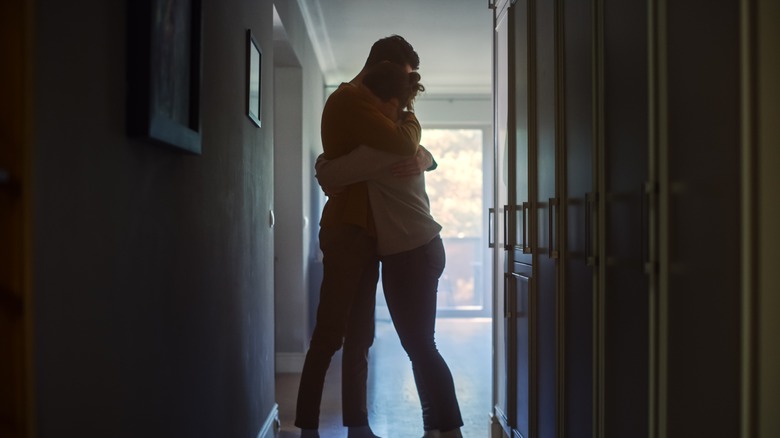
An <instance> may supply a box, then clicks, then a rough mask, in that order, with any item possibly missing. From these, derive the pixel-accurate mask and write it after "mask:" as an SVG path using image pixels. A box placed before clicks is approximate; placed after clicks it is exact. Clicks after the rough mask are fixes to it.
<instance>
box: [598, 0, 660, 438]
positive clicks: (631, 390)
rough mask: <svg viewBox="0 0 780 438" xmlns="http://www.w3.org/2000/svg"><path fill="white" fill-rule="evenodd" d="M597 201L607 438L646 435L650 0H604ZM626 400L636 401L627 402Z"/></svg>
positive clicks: (603, 428)
mask: <svg viewBox="0 0 780 438" xmlns="http://www.w3.org/2000/svg"><path fill="white" fill-rule="evenodd" d="M603 5H604V6H603V10H602V11H599V14H600V17H601V18H602V19H601V20H600V23H601V26H602V27H601V29H600V32H601V34H602V40H603V46H602V47H601V53H600V66H599V79H598V82H599V83H600V90H601V92H600V99H602V102H601V106H600V107H601V113H600V114H599V118H600V120H601V126H602V127H603V132H602V133H600V137H599V138H600V146H601V147H600V150H599V157H600V166H599V167H600V169H601V175H600V176H599V193H600V199H599V200H598V201H599V202H598V205H600V206H601V207H600V208H602V209H603V210H601V211H600V212H599V213H600V214H599V215H598V216H599V217H601V218H602V221H601V224H600V227H599V229H600V232H599V233H597V234H598V235H599V236H602V239H601V242H600V243H601V244H602V245H603V246H602V247H601V248H600V249H601V251H600V254H599V260H598V261H599V270H600V275H599V279H600V284H599V287H600V288H599V295H600V296H599V302H600V311H599V312H598V314H599V315H600V316H601V321H600V323H599V343H600V345H601V347H600V348H601V350H602V352H601V358H600V362H599V363H600V389H599V399H600V406H602V409H603V412H602V415H601V416H600V418H601V420H600V424H599V428H600V429H601V432H602V436H609V437H638V436H647V433H648V432H647V430H648V396H649V393H648V386H649V382H648V376H649V369H648V361H649V354H648V352H649V351H650V346H649V313H650V309H649V304H650V299H649V296H648V293H649V284H648V277H647V275H646V274H645V272H644V262H645V261H646V257H647V249H648V245H647V243H648V221H647V216H648V212H649V209H648V205H649V202H648V201H649V197H648V195H647V194H645V191H644V183H645V181H646V179H647V175H648V172H647V169H648V109H647V108H648V62H647V59H648V53H647V8H648V6H647V0H630V1H627V0H606V1H604V2H603ZM626 400H631V402H630V403H626Z"/></svg>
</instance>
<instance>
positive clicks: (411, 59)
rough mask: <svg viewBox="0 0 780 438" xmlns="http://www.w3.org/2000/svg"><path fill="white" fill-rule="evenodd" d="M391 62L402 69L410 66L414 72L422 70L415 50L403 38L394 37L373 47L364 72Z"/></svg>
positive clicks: (387, 38) (376, 43)
mask: <svg viewBox="0 0 780 438" xmlns="http://www.w3.org/2000/svg"><path fill="white" fill-rule="evenodd" d="M385 61H387V62H391V63H393V64H397V65H400V66H402V67H405V66H407V65H408V66H409V67H410V68H411V69H412V70H417V69H419V68H420V57H419V56H418V55H417V52H415V51H414V48H413V47H412V45H411V44H409V43H408V42H407V41H406V40H405V39H403V37H400V36H398V35H392V36H389V37H385V38H382V39H380V40H378V41H377V42H375V43H374V45H372V46H371V51H370V52H369V53H368V58H367V59H366V64H365V66H363V70H366V69H368V68H370V67H373V66H375V65H377V64H379V63H381V62H385Z"/></svg>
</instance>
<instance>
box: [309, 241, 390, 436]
mask: <svg viewBox="0 0 780 438" xmlns="http://www.w3.org/2000/svg"><path fill="white" fill-rule="evenodd" d="M320 248H321V249H322V254H323V260H322V262H323V269H324V273H323V279H322V285H321V287H320V303H319V306H318V308H317V322H316V324H315V326H314V333H313V334H312V338H311V343H310V345H309V351H308V352H307V353H306V359H305V361H304V363H303V371H302V373H301V383H300V386H299V387H298V405H297V408H296V415H295V425H296V426H297V427H300V428H301V429H317V428H318V427H319V417H320V403H321V402H322V388H323V385H324V384H325V374H326V373H327V371H328V367H329V366H330V361H331V358H332V357H333V355H334V354H335V353H336V351H338V350H339V348H341V347H342V345H343V346H344V351H343V352H342V366H341V370H342V378H341V404H342V415H343V421H344V426H365V425H367V424H368V411H367V409H366V386H367V380H368V349H369V348H370V347H371V345H372V344H373V342H374V307H375V305H376V284H377V281H378V280H379V259H378V257H377V255H376V240H375V238H373V237H370V236H368V235H367V234H366V232H365V230H363V229H362V228H360V227H357V226H352V225H344V226H338V227H327V228H321V229H320Z"/></svg>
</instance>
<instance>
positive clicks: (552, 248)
mask: <svg viewBox="0 0 780 438" xmlns="http://www.w3.org/2000/svg"><path fill="white" fill-rule="evenodd" d="M548 205H549V210H550V211H549V213H548V216H547V245H548V247H549V248H548V249H547V255H548V257H550V258H551V259H557V258H558V249H557V246H558V245H557V244H558V242H557V241H556V240H557V239H556V238H557V233H556V232H555V231H556V230H555V228H556V226H557V224H558V214H557V210H558V208H557V207H558V198H549V199H548Z"/></svg>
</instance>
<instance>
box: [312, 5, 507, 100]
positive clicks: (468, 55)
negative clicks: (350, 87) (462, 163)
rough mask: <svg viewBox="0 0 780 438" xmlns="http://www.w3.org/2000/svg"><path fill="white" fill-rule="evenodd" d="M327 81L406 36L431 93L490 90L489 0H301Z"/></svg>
mask: <svg viewBox="0 0 780 438" xmlns="http://www.w3.org/2000/svg"><path fill="white" fill-rule="evenodd" d="M298 4H299V5H300V8H301V11H302V12H303V17H304V21H305V23H306V27H307V29H308V31H309V35H311V37H312V43H313V44H314V50H315V53H316V55H317V58H318V60H319V63H320V67H321V68H322V71H323V73H324V76H325V83H326V85H327V86H335V85H338V84H339V83H341V82H344V81H349V80H350V79H352V78H353V77H354V76H355V75H356V74H357V73H358V71H360V69H361V68H362V67H363V63H364V62H365V60H366V56H367V55H368V52H369V50H370V48H371V45H372V44H373V43H374V41H376V40H378V39H380V38H383V37H386V36H389V35H393V34H397V35H401V36H403V37H404V38H405V39H406V40H407V41H409V42H410V43H411V44H412V46H414V49H415V50H416V51H417V53H418V54H419V55H420V70H419V72H420V75H421V76H422V83H423V85H425V87H426V93H425V94H426V95H429V96H431V95H470V94H488V93H490V84H491V66H492V61H491V47H492V43H491V41H492V31H491V27H492V12H491V10H490V9H489V8H488V2H487V0H392V1H391V0H298Z"/></svg>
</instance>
